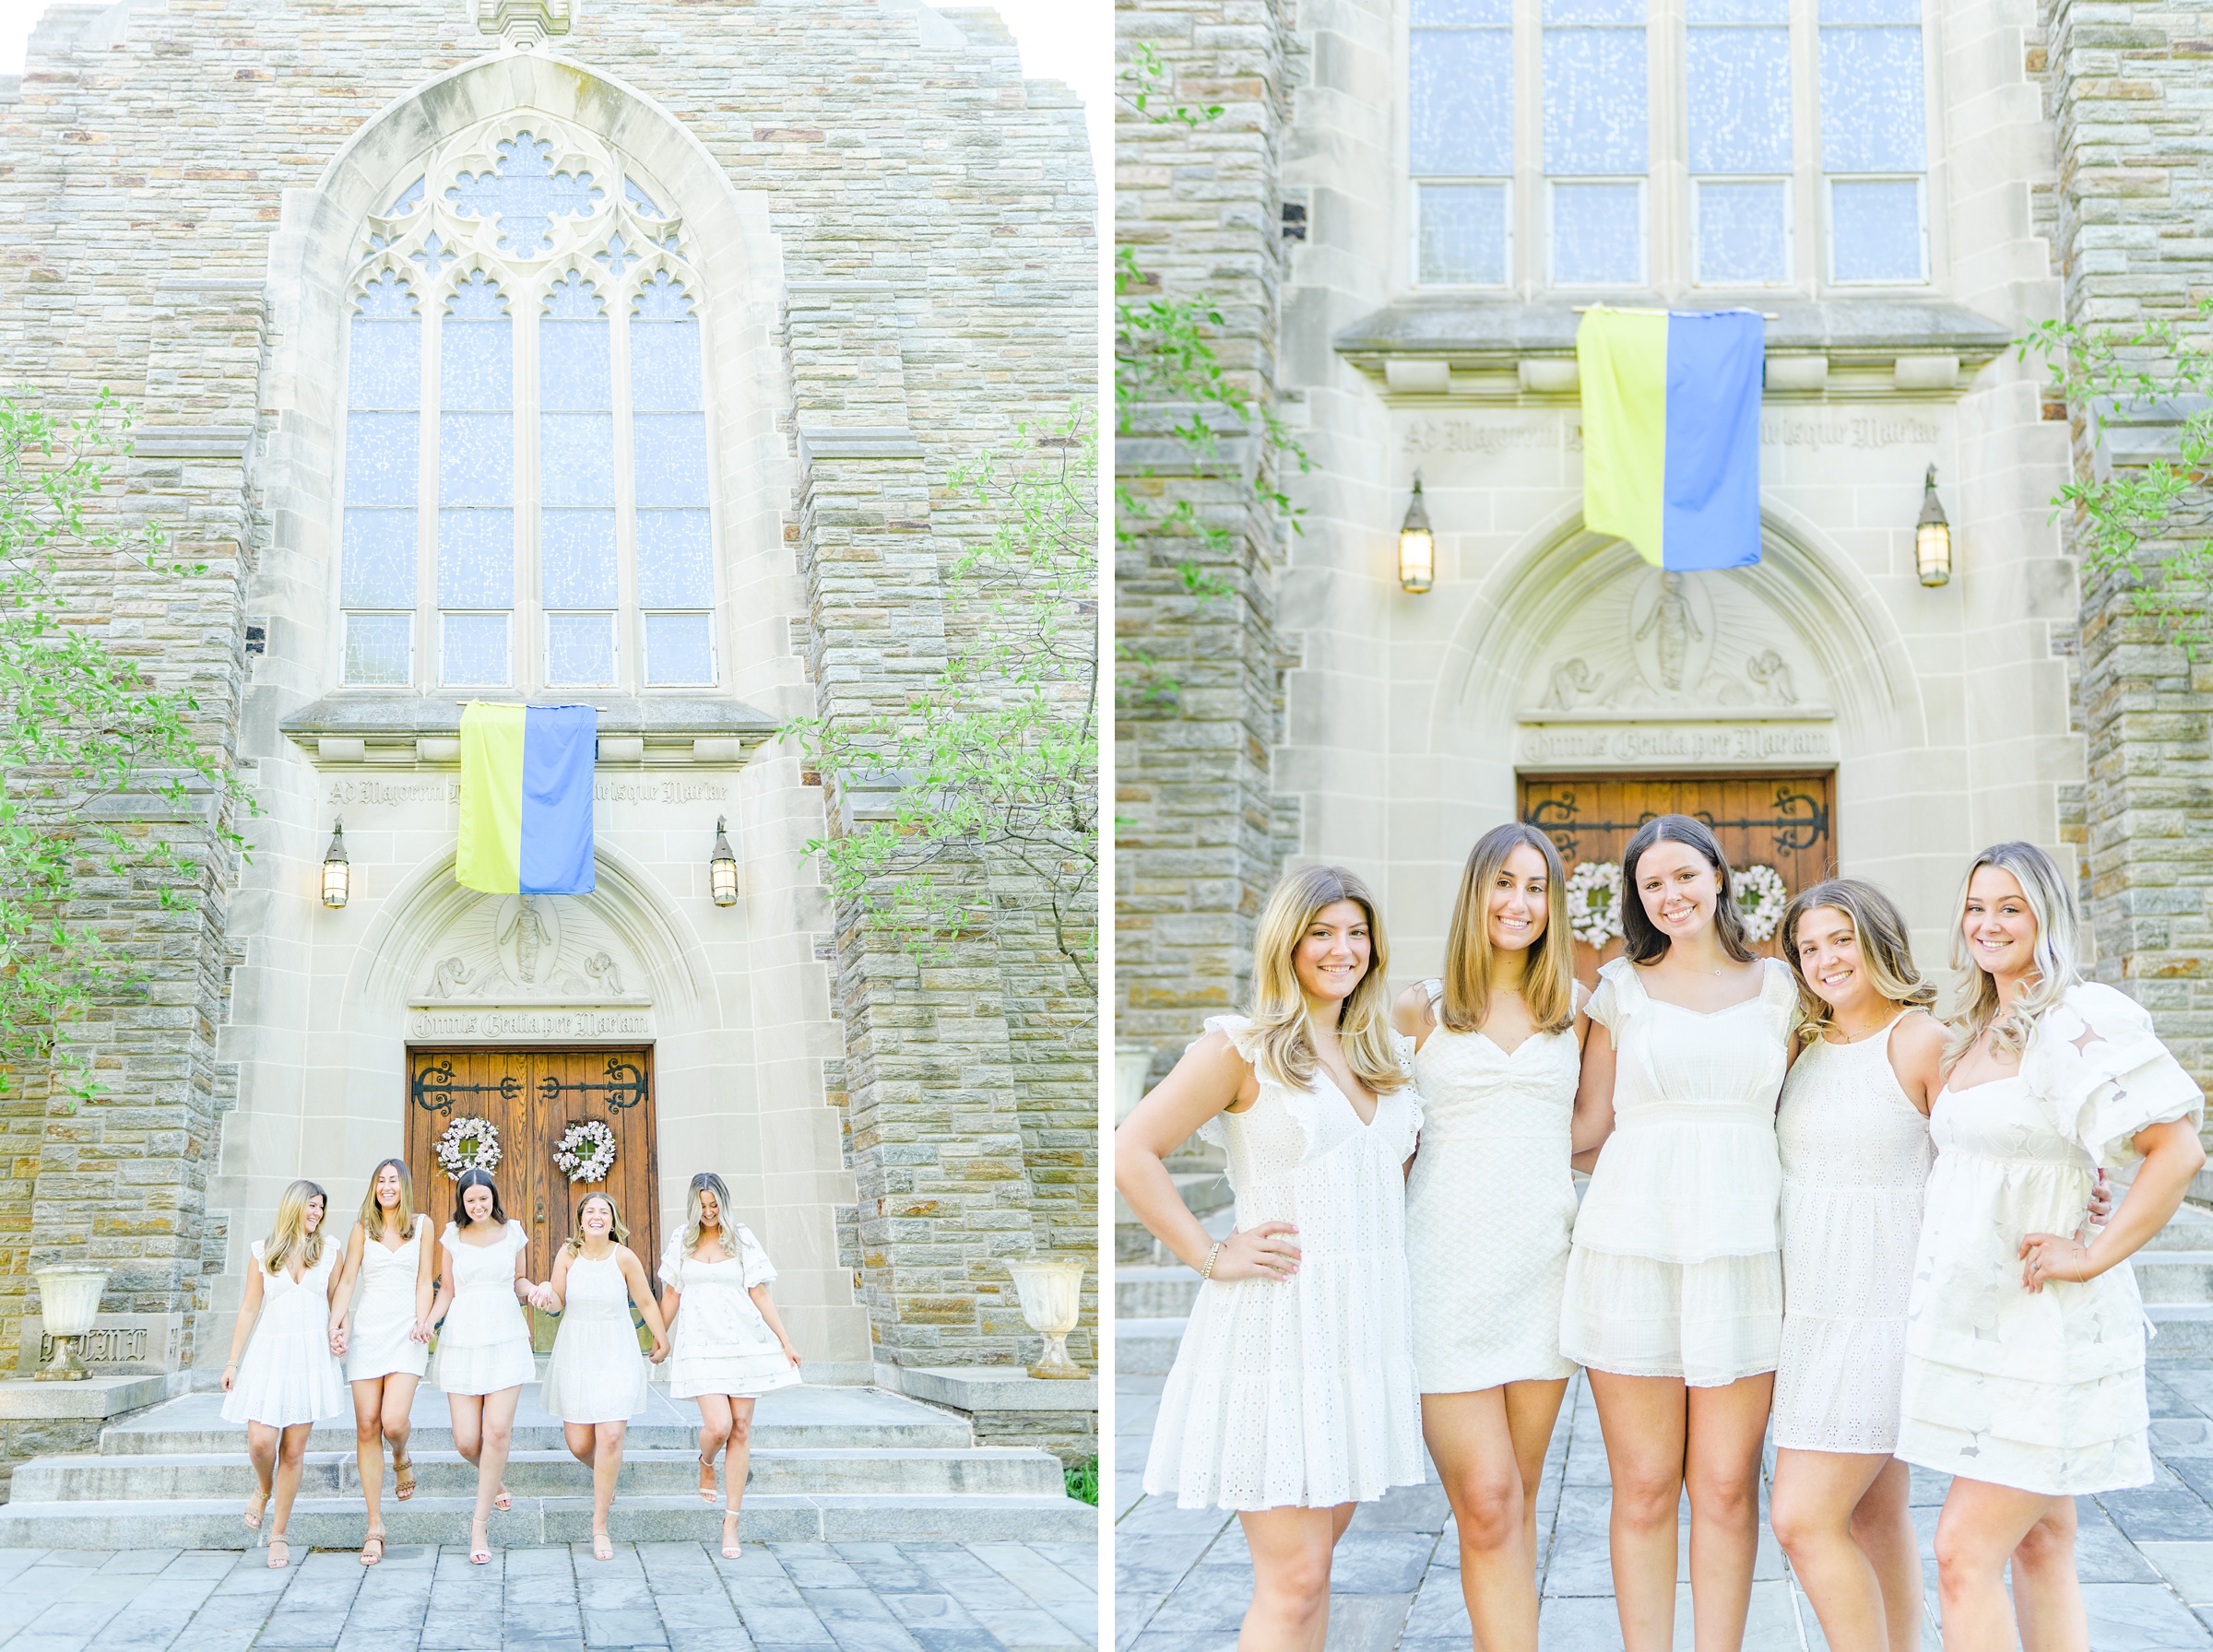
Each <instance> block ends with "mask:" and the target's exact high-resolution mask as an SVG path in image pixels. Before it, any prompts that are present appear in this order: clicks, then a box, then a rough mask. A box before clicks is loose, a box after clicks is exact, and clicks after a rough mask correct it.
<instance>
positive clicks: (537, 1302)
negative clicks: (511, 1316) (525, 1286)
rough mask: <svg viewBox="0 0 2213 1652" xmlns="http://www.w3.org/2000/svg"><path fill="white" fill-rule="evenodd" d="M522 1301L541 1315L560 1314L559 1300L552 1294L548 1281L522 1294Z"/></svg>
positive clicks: (551, 1287)
mask: <svg viewBox="0 0 2213 1652" xmlns="http://www.w3.org/2000/svg"><path fill="white" fill-rule="evenodd" d="M523 1300H524V1301H525V1302H527V1303H528V1304H530V1305H531V1306H532V1307H534V1308H536V1309H538V1311H539V1312H540V1313H542V1314H558V1313H560V1312H561V1299H560V1298H559V1297H557V1296H555V1295H554V1294H553V1286H552V1283H551V1281H550V1280H549V1281H548V1282H547V1283H545V1284H543V1285H532V1286H531V1287H530V1289H529V1290H527V1291H526V1292H523Z"/></svg>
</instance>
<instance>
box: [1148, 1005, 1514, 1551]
mask: <svg viewBox="0 0 2213 1652" xmlns="http://www.w3.org/2000/svg"><path fill="white" fill-rule="evenodd" d="M1206 1030H1207V1031H1208V1032H1226V1033H1227V1034H1228V1035H1229V1039H1230V1042H1231V1043H1232V1044H1235V1045H1236V1046H1237V1053H1238V1054H1239V1055H1240V1056H1244V1057H1245V1059H1246V1060H1247V1061H1248V1062H1254V1063H1255V1066H1254V1070H1255V1072H1256V1073H1257V1072H1259V1071H1260V1069H1259V1067H1258V1064H1257V1061H1256V1057H1257V1056H1258V1053H1259V1052H1258V1040H1257V1038H1256V1037H1255V1035H1254V1032H1253V1026H1252V1022H1251V1021H1249V1020H1247V1019H1246V1018H1245V1017H1243V1016H1215V1017H1213V1019H1211V1020H1210V1021H1207V1023H1206ZM1392 1036H1393V1039H1394V1041H1395V1043H1396V1044H1397V1045H1398V1048H1399V1055H1400V1059H1401V1061H1402V1062H1405V1061H1408V1060H1409V1059H1410V1057H1411V1056H1412V1054H1413V1042H1414V1041H1413V1040H1412V1039H1407V1038H1400V1037H1398V1035H1397V1034H1395V1033H1394V1034H1393V1035H1392ZM1421 1125H1422V1111H1421V1103H1419V1102H1418V1101H1417V1100H1416V1099H1415V1096H1414V1091H1412V1090H1411V1089H1402V1090H1394V1091H1390V1092H1389V1093H1387V1094H1385V1095H1382V1096H1379V1098H1378V1099H1377V1103H1376V1113H1375V1117H1374V1118H1373V1119H1371V1120H1370V1121H1369V1122H1368V1123H1367V1124H1366V1125H1363V1124H1362V1123H1361V1122H1360V1115H1358V1114H1357V1113H1355V1111H1354V1110H1353V1103H1351V1102H1350V1101H1349V1100H1347V1099H1346V1098H1345V1096H1344V1095H1343V1092H1341V1091H1339V1090H1338V1088H1337V1087H1336V1085H1335V1084H1333V1083H1332V1082H1331V1080H1330V1079H1329V1077H1328V1075H1327V1074H1326V1073H1324V1072H1322V1071H1320V1070H1319V1069H1318V1070H1317V1071H1316V1073H1315V1077H1314V1080H1313V1082H1312V1083H1311V1084H1310V1085H1309V1086H1308V1088H1307V1089H1305V1090H1292V1089H1290V1088H1288V1087H1286V1086H1284V1085H1282V1084H1278V1083H1276V1082H1275V1081H1274V1080H1272V1079H1270V1078H1268V1077H1267V1076H1266V1075H1265V1074H1261V1075H1260V1099H1259V1100H1258V1101H1256V1102H1255V1103H1253V1104H1252V1105H1251V1106H1250V1107H1249V1108H1247V1109H1246V1110H1245V1111H1244V1112H1242V1113H1223V1114H1218V1115H1215V1116H1214V1117H1213V1118H1212V1119H1210V1120H1208V1122H1207V1124H1206V1126H1205V1127H1204V1128H1203V1129H1202V1130H1201V1135H1202V1136H1204V1137H1205V1138H1206V1139H1208V1140H1211V1141H1213V1142H1216V1143H1217V1144H1219V1145H1220V1146H1222V1147H1223V1148H1224V1149H1225V1151H1226V1152H1227V1153H1228V1155H1229V1183H1230V1186H1231V1188H1232V1189H1233V1190H1234V1191H1235V1192H1236V1194H1237V1226H1238V1227H1239V1228H1250V1227H1255V1226H1258V1225H1259V1224H1260V1223H1261V1222H1263V1221H1288V1222H1292V1223H1295V1224H1296V1226H1297V1229H1298V1232H1297V1233H1296V1243H1297V1245H1298V1246H1299V1261H1298V1271H1297V1272H1296V1274H1294V1275H1292V1277H1291V1278H1290V1279H1288V1280H1272V1279H1252V1280H1227V1281H1225V1280H1208V1281H1207V1282H1205V1283H1204V1284H1201V1286H1200V1287H1199V1296H1198V1300H1197V1302H1196V1303H1194V1304H1193V1305H1192V1308H1191V1316H1190V1320H1189V1324H1188V1325H1187V1327H1185V1330H1184V1333H1183V1343H1182V1346H1181V1347H1179V1348H1178V1350H1177V1351H1176V1363H1175V1367H1174V1368H1173V1369H1172V1370H1171V1371H1170V1372H1169V1373H1168V1380H1167V1385H1166V1388H1165V1390H1164V1391H1163V1392H1162V1394H1161V1398H1160V1414H1159V1420H1158V1422H1156V1423H1155V1424H1154V1430H1153V1450H1152V1455H1151V1457H1150V1458H1149V1459H1148V1460H1147V1462H1146V1464H1145V1490H1146V1491H1147V1492H1148V1493H1152V1494H1153V1495H1154V1496H1166V1495H1168V1494H1169V1493H1174V1495H1175V1497H1176V1501H1177V1504H1178V1506H1179V1507H1183V1508H1232V1509H1263V1508H1284V1507H1304V1508H1326V1507H1331V1506H1334V1505H1335V1504H1341V1503H1364V1502H1367V1501H1368V1500H1370V1499H1372V1498H1376V1497H1380V1496H1382V1495H1383V1493H1385V1492H1386V1491H1388V1490H1389V1489H1390V1488H1391V1487H1392V1486H1395V1485H1414V1484H1417V1483H1419V1482H1420V1481H1421V1479H1422V1477H1423V1461H1422V1424H1421V1395H1420V1393H1419V1391H1418V1390H1417V1388H1416V1387H1415V1386H1414V1341H1413V1334H1412V1328H1411V1326H1410V1324H1409V1321H1408V1310H1407V1300H1406V1298H1407V1289H1406V1192H1405V1183H1404V1179H1403V1174H1402V1165H1403V1164H1404V1162H1405V1160H1406V1156H1407V1155H1408V1154H1409V1153H1411V1152H1413V1151H1414V1141H1415V1139H1416V1137H1417V1136H1418V1135H1419V1133H1420V1130H1421ZM1472 1217H1473V1219H1474V1220H1480V1213H1479V1212H1478V1213H1472Z"/></svg>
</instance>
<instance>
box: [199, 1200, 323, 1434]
mask: <svg viewBox="0 0 2213 1652" xmlns="http://www.w3.org/2000/svg"><path fill="white" fill-rule="evenodd" d="M262 1245H263V1242H262V1241H261V1240H259V1239H256V1240H254V1243H253V1244H252V1245H249V1246H247V1250H248V1251H249V1253H250V1254H251V1255H252V1256H253V1257H254V1267H255V1268H260V1269H261V1314H260V1316H259V1317H258V1318H256V1319H255V1320H254V1335H253V1338H252V1339H251V1340H250V1341H248V1342H247V1344H246V1351H245V1353H244V1354H243V1356H242V1357H241V1358H240V1360H239V1362H238V1375H236V1376H234V1377H232V1378H231V1392H230V1393H228V1394H226V1395H224V1396H223V1421H224V1422H259V1423H262V1424H264V1425H265V1426H266V1427H269V1428H290V1427H291V1426H292V1425H293V1424H294V1423H299V1422H322V1421H323V1420H324V1419H325V1418H326V1417H340V1416H343V1415H345V1414H346V1413H347V1412H348V1411H349V1410H352V1409H353V1406H352V1399H351V1397H350V1396H349V1394H348V1393H347V1391H346V1383H345V1379H344V1378H343V1377H342V1376H340V1375H339V1374H338V1357H337V1355H336V1354H334V1353H332V1352H331V1351H330V1269H331V1266H332V1264H334V1263H335V1262H337V1252H335V1251H333V1250H331V1249H330V1248H329V1247H328V1246H325V1248H324V1251H323V1256H322V1258H321V1260H319V1261H317V1262H316V1263H315V1265H314V1267H313V1268H306V1269H304V1270H303V1271H302V1273H301V1275H300V1278H299V1279H298V1280H294V1279H293V1278H292V1277H291V1275H290V1272H284V1273H271V1272H270V1271H269V1270H268V1268H266V1267H265V1266H264V1265H263V1262H262V1256H263V1249H262Z"/></svg>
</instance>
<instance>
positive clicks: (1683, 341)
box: [1575, 307, 1767, 568]
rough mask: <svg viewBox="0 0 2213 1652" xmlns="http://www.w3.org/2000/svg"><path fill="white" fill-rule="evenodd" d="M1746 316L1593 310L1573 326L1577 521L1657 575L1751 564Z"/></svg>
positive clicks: (1755, 378) (1753, 501) (1753, 520)
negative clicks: (1577, 380) (1579, 406)
mask: <svg viewBox="0 0 2213 1652" xmlns="http://www.w3.org/2000/svg"><path fill="white" fill-rule="evenodd" d="M1766 353H1767V329H1766V327H1765V325H1764V324H1763V323H1762V321H1761V319H1760V316H1759V315H1758V313H1757V312H1755V311H1751V310H1715V311H1691V310H1609V309H1605V308H1603V307H1598V308H1593V309H1592V310H1591V311H1589V312H1588V313H1586V314H1585V315H1584V316H1583V321H1582V325H1580V327H1578V328H1577V329H1576V334H1575V359H1576V364H1577V366H1578V368H1579V369H1580V374H1581V378H1582V387H1583V388H1582V396H1583V523H1584V525H1585V526H1587V527H1591V528H1594V529H1596V530H1597V531H1598V532H1600V533H1607V534H1619V535H1620V536H1621V537H1623V538H1625V539H1627V541H1628V542H1629V543H1630V544H1632V545H1634V546H1635V547H1636V548H1637V549H1638V551H1639V554H1640V555H1641V556H1642V557H1643V558H1644V560H1646V561H1648V562H1651V564H1653V565H1654V566H1655V567H1660V568H1742V567H1746V565H1748V564H1750V563H1753V562H1757V561H1758V560H1759V391H1760V380H1761V366H1762V363H1763V360H1764V359H1765V356H1766Z"/></svg>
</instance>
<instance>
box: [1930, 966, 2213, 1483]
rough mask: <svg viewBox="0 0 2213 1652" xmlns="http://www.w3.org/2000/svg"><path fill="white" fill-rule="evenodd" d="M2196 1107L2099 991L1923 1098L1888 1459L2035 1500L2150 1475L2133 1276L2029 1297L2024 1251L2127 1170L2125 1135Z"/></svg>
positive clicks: (2110, 997)
mask: <svg viewBox="0 0 2213 1652" xmlns="http://www.w3.org/2000/svg"><path fill="white" fill-rule="evenodd" d="M2204 1116H2205V1097H2204V1095H2203V1093H2202V1092H2201V1091H2199V1090H2198V1087H2197V1085H2196V1084H2195V1082H2194V1081H2193V1080H2191V1078H2190V1075H2189V1074H2187V1073H2185V1072H2184V1071H2183V1068H2182V1067H2181V1065H2180V1064H2179V1063H2178V1062H2177V1061H2176V1060H2175V1059H2174V1057H2173V1056H2171V1055H2169V1054H2168V1052H2167V1048H2166V1046H2165V1045H2164V1044H2161V1043H2160V1040H2159V1038H2158V1036H2157V1034H2156V1033H2154V1032H2153V1031H2152V1024H2151V1017H2150V1015H2149V1014H2148V1012H2147V1011H2146V1010H2145V1009H2144V1008H2143V1006H2142V1005H2140V1004H2138V1003H2136V1000H2135V999H2133V998H2130V997H2126V996H2124V994H2122V993H2119V992H2116V991H2114V990H2113V989H2112V987H2110V986H2102V985H2097V984H2095V983H2083V984H2079V985H2076V986H2073V987H2070V988H2069V989H2068V990H2067V993H2066V995H2065V997H2063V998H2062V999H2061V1000H2060V1001H2059V1002H2058V1003H2057V1004H2054V1005H2053V1006H2052V1007H2051V1008H2050V1009H2046V1010H2045V1011H2044V1013H2043V1015H2042V1016H2041V1018H2040V1019H2039V1020H2038V1021H2037V1024H2036V1027H2035V1030H2034V1031H2033V1032H2031V1033H2030V1038H2029V1046H2028V1048H2027V1050H2026V1051H2025V1052H2024V1053H2023V1055H2022V1057H2021V1067H2020V1070H2019V1071H2018V1073H2016V1074H2014V1075H2013V1076H2012V1077H2010V1078H2005V1079H1998V1080H1993V1081H1991V1082H1989V1083H1985V1084H1974V1085H1970V1086H1969V1087H1967V1088H1966V1089H1964V1090H1953V1089H1950V1088H1949V1087H1947V1088H1946V1089H1945V1090H1944V1091H1942V1092H1941V1093H1940V1094H1939V1095H1938V1096H1937V1098H1936V1103H1935V1106H1934V1107H1933V1108H1931V1109H1930V1131H1931V1134H1932V1136H1933V1137H1934V1138H1935V1143H1936V1165H1935V1170H1934V1171H1932V1172H1931V1173H1930V1176H1929V1193H1928V1204H1927V1210H1926V1214H1925V1215H1924V1217H1923V1222H1922V1231H1921V1247H1920V1253H1919V1256H1918V1257H1917V1259H1916V1261H1915V1264H1914V1279H1913V1290H1912V1297H1911V1304H1910V1305H1909V1306H1908V1308H1907V1312H1906V1358H1905V1377H1904V1388H1903V1394H1902V1398H1901V1403H1900V1419H1899V1438H1898V1451H1897V1455H1898V1456H1899V1457H1903V1458H1904V1459H1905V1460H1906V1461H1907V1462H1909V1463H1918V1464H1920V1465H1921V1466H1922V1467H1923V1468H1926V1469H1936V1470H1938V1471H1939V1472H1942V1473H1946V1474H1954V1475H1964V1476H1965V1477H1966V1478H1968V1479H1970V1480H1979V1481H1985V1482H1988V1483H1991V1484H1994V1485H2002V1486H2012V1487H2014V1488H2016V1489H2018V1490H2020V1491H2024V1492H2034V1493H2040V1494H2042V1495H2045V1496H2061V1495H2069V1494H2081V1493H2094V1492H2110V1491H2117V1490H2120V1489H2122V1488H2124V1487H2127V1486H2140V1485H2146V1484H2148V1483H2149V1482H2150V1481H2151V1479H2152V1466H2151V1453H2150V1449H2149V1441H2148V1433H2149V1423H2150V1418H2149V1413H2148V1407H2147V1404H2146V1400H2145V1393H2144V1310H2143V1304H2142V1299H2141V1298H2140V1297H2139V1296H2138V1295H2137V1293H2136V1276H2135V1275H2134V1273H2132V1272H2131V1270H2130V1268H2129V1266H2128V1264H2127V1263H2126V1262H2123V1263H2121V1264H2120V1265H2119V1266H2117V1267H2114V1268H2108V1269H2107V1270H2106V1271H2105V1272H2103V1273H2101V1274H2100V1275H2099V1276H2098V1277H2097V1278H2096V1279H2094V1280H2085V1281H2083V1282H2081V1283H2075V1282H2072V1281H2067V1282H2054V1283H2053V1284H2048V1285H2046V1286H2045V1287H2044V1288H2043V1289H2042V1290H2041V1291H2038V1292H2030V1290H2029V1289H2028V1287H2027V1286H2026V1285H2024V1284H2023V1283H2022V1281H2021V1261H2020V1257H2019V1250H2020V1243H2021V1240H2022V1238H2023V1236H2025V1235H2026V1234H2029V1233H2063V1234H2064V1233H2075V1232H2076V1231H2077V1228H2078V1227H2079V1226H2080V1225H2081V1222H2082V1220H2083V1208H2084V1205H2085V1203H2086V1201H2087V1200H2088V1199H2089V1195H2090V1188H2091V1185H2092V1183H2093V1181H2094V1180H2095V1178H2096V1174H2097V1171H2098V1169H2099V1167H2100V1166H2103V1167H2105V1168H2106V1169H2108V1170H2126V1169H2129V1168H2131V1167H2132V1166H2133V1165H2134V1164H2136V1162H2139V1158H2138V1155H2137V1153H2136V1150H2135V1148H2134V1147H2132V1146H2131V1145H2130V1138H2132V1137H2134V1136H2135V1135H2136V1134H2137V1133H2138V1132H2139V1131H2141V1130H2143V1129H2145V1128H2147V1127H2149V1126H2151V1125H2155V1124H2165V1123H2169V1122H2171V1121H2172V1120H2175V1119H2188V1120H2190V1121H2191V1124H2192V1126H2193V1127H2196V1126H2198V1125H2200V1124H2202V1123H2203V1122H2204Z"/></svg>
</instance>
